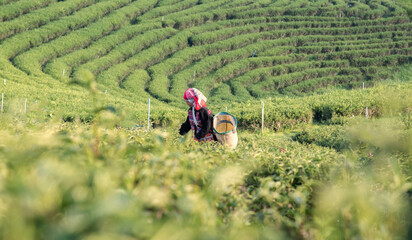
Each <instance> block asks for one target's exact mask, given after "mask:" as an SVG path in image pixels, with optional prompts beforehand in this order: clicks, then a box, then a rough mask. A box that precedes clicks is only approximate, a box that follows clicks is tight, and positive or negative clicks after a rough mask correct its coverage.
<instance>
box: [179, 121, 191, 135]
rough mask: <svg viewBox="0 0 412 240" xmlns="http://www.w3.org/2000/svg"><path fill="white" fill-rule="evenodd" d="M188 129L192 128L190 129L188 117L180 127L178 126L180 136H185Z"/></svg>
mask: <svg viewBox="0 0 412 240" xmlns="http://www.w3.org/2000/svg"><path fill="white" fill-rule="evenodd" d="M190 129H192V128H191V127H190V122H189V117H187V118H186V122H184V123H183V124H182V126H180V129H179V134H180V135H185V134H186V133H187V132H189V131H190Z"/></svg>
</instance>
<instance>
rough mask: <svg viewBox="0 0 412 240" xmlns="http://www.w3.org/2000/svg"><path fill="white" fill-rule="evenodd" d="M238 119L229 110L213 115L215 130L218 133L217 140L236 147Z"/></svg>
mask: <svg viewBox="0 0 412 240" xmlns="http://www.w3.org/2000/svg"><path fill="white" fill-rule="evenodd" d="M236 128H237V119H236V117H235V116H233V115H232V114H230V113H228V112H220V113H218V114H216V115H215V116H214V117H213V131H214V132H215V133H216V138H217V140H218V141H219V142H220V143H222V144H223V145H225V146H228V147H231V148H233V149H235V148H236V146H237V143H238V137H237V130H236Z"/></svg>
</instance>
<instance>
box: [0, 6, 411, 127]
mask: <svg viewBox="0 0 412 240" xmlns="http://www.w3.org/2000/svg"><path fill="white" fill-rule="evenodd" d="M0 4H1V8H0V78H3V79H5V81H4V84H3V85H2V89H1V90H2V92H5V93H6V97H8V98H9V99H10V98H15V99H19V98H20V99H22V98H29V102H35V101H42V102H43V104H44V106H47V107H44V109H63V110H64V114H66V115H67V116H68V117H67V118H71V117H72V116H77V115H80V116H87V111H88V109H87V107H86V106H87V105H88V104H87V101H89V97H88V95H87V92H86V91H84V90H83V89H81V88H78V87H75V86H72V87H69V86H68V85H67V84H68V83H69V82H71V81H73V80H75V81H79V79H80V81H82V79H83V78H84V75H85V71H89V72H91V73H92V74H93V75H94V76H95V79H96V82H97V84H98V85H97V86H98V88H99V89H100V91H101V93H104V94H102V96H103V97H102V99H103V101H104V102H105V103H107V104H112V105H114V106H119V105H121V106H122V107H123V108H124V109H125V110H126V112H127V113H128V114H131V115H133V116H134V117H135V116H137V117H138V116H143V115H142V114H143V113H142V111H143V109H146V102H147V98H151V99H152V102H153V104H154V106H156V107H157V109H163V110H162V111H163V112H162V113H158V114H159V115H158V116H157V118H158V119H161V118H167V116H165V114H166V115H167V113H166V112H167V111H168V110H170V109H172V110H174V111H177V112H179V113H181V112H182V111H183V110H181V109H183V108H184V103H182V101H181V96H182V93H183V92H184V90H185V89H186V88H187V87H196V88H198V89H200V90H201V91H203V92H204V93H205V94H206V95H207V96H208V97H209V99H210V101H211V102H213V103H214V104H215V105H219V104H220V105H222V106H223V105H225V104H228V103H233V102H243V101H247V100H255V99H258V100H259V99H262V98H268V97H282V96H283V95H305V94H306V93H311V92H316V91H319V89H322V88H327V87H330V86H339V87H343V88H356V87H359V86H361V85H362V84H363V83H366V85H367V86H371V85H372V84H373V83H374V82H378V81H380V80H382V79H386V78H388V77H389V73H388V71H387V67H391V66H397V65H401V64H404V63H408V62H411V61H412V23H411V21H410V19H409V17H408V15H407V14H408V13H407V10H406V9H405V8H403V7H402V6H401V5H398V3H397V2H395V1H391V0H358V1H352V0H316V1H315V0H313V1H308V0H298V1H292V0H258V1H255V0H236V1H235V0H216V1H210V0H208V1H204V0H183V1H178V0H145V1H133V0H82V1H79V0H66V1H56V0H38V1H30V0H21V1H15V0H2V1H0ZM6 80H7V81H6ZM16 101H17V100H16ZM85 103H86V104H85ZM9 108H11V107H9ZM45 111H46V112H47V111H52V110H45ZM53 111H54V110H53ZM159 111H160V110H159ZM47 114H49V112H47ZM50 114H53V113H50ZM154 114H156V113H154Z"/></svg>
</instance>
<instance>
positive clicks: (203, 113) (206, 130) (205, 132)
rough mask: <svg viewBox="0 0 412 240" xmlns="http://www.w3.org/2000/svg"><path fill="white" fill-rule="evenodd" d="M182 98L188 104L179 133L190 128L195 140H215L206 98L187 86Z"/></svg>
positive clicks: (185, 131) (211, 117)
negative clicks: (185, 116)
mask: <svg viewBox="0 0 412 240" xmlns="http://www.w3.org/2000/svg"><path fill="white" fill-rule="evenodd" d="M183 99H184V100H185V101H186V103H187V105H188V106H189V110H188V114H187V119H186V122H184V123H183V124H182V126H181V127H180V130H179V134H180V135H184V134H186V133H187V132H189V131H190V130H192V131H193V137H194V139H195V140H196V141H199V142H206V141H213V140H215V138H214V136H213V130H212V122H213V115H212V113H211V112H210V110H209V109H208V108H207V107H206V101H207V98H206V97H205V96H204V95H203V94H202V93H201V92H200V91H199V90H197V89H196V88H189V89H187V90H186V91H185V93H184V95H183Z"/></svg>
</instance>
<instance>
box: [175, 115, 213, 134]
mask: <svg viewBox="0 0 412 240" xmlns="http://www.w3.org/2000/svg"><path fill="white" fill-rule="evenodd" d="M188 111H192V109H191V108H189V110H188ZM197 112H199V118H200V125H201V128H200V130H199V131H198V132H197V133H196V134H195V137H196V139H201V138H203V137H205V136H206V134H207V133H209V132H212V127H213V126H212V124H213V115H212V114H209V109H207V108H205V107H202V108H201V109H199V110H195V113H197ZM191 129H192V126H190V121H189V116H188V117H187V118H186V121H185V122H184V123H183V124H182V126H181V127H180V129H179V134H180V135H184V134H186V133H187V132H189V131H190V130H191Z"/></svg>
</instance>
